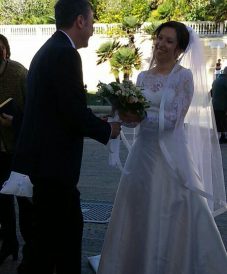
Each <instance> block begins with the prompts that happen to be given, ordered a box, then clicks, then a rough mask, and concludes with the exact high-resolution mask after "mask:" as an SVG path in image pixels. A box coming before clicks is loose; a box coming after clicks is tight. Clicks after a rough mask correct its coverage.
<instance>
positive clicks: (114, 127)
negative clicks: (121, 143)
mask: <svg viewBox="0 0 227 274" xmlns="http://www.w3.org/2000/svg"><path fill="white" fill-rule="evenodd" d="M110 125H111V135H110V138H112V139H116V138H117V136H118V135H119V134H120V131H121V123H119V122H110Z"/></svg>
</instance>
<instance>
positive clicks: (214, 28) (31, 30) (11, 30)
mask: <svg viewBox="0 0 227 274" xmlns="http://www.w3.org/2000/svg"><path fill="white" fill-rule="evenodd" d="M184 23H185V24H186V25H188V26H190V27H192V28H193V29H194V30H195V31H196V32H197V33H198V34H199V35H200V36H223V35H227V21H224V22H219V23H215V22H210V21H201V22H184ZM149 24H150V23H148V22H145V23H144V24H143V25H142V26H141V28H140V29H138V32H139V33H145V32H144V27H145V26H147V25H149ZM120 26H121V24H99V23H97V24H94V34H95V35H107V34H108V33H111V32H114V30H115V29H116V28H117V27H120ZM55 30H56V27H55V25H0V33H1V34H3V35H5V36H7V37H9V36H19V35H22V36H24V35H25V36H50V35H52V34H53V33H54V32H55Z"/></svg>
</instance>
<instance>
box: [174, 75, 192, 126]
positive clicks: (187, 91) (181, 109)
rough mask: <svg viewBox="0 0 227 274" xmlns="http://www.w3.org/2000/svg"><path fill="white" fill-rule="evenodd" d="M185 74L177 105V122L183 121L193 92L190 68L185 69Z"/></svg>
mask: <svg viewBox="0 0 227 274" xmlns="http://www.w3.org/2000/svg"><path fill="white" fill-rule="evenodd" d="M186 72H187V74H186V75H185V78H184V81H183V86H182V90H183V92H182V98H181V100H180V102H179V106H178V119H177V120H178V124H181V123H183V122H184V119H185V116H186V114H187V112H188V109H189V107H190V104H191V102H192V97H193V93H194V83H193V76H192V72H191V71H190V70H186Z"/></svg>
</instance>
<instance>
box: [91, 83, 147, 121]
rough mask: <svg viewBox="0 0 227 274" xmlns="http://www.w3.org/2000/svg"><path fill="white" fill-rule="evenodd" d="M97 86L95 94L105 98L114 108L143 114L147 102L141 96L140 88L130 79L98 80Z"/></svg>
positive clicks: (141, 115)
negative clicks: (106, 82) (103, 81)
mask: <svg viewBox="0 0 227 274" xmlns="http://www.w3.org/2000/svg"><path fill="white" fill-rule="evenodd" d="M97 87H98V91H97V93H96V94H97V95H98V96H100V97H102V98H104V99H106V100H107V101H108V102H109V103H110V104H111V105H112V106H113V109H114V110H118V111H120V112H125V113H127V112H131V113H134V114H137V115H138V116H139V117H140V118H143V117H144V116H145V111H146V108H148V107H149V102H148V101H147V99H146V98H145V97H144V96H143V94H142V92H141V89H140V88H139V87H137V86H136V85H134V84H133V83H132V81H129V80H128V81H123V82H122V83H118V82H111V83H109V84H105V83H102V82H99V84H98V86H97Z"/></svg>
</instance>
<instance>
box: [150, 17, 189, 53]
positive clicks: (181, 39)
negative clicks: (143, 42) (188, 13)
mask: <svg viewBox="0 0 227 274" xmlns="http://www.w3.org/2000/svg"><path fill="white" fill-rule="evenodd" d="M166 27H168V28H173V29H175V31H176V34H177V42H178V47H179V48H180V49H181V50H183V51H185V50H186V48H187V46H188V44H189V39H190V35H189V31H188V29H187V27H186V25H185V24H183V23H180V22H177V21H168V22H165V23H163V24H161V25H160V26H158V27H157V29H156V30H155V32H154V34H155V36H156V37H158V35H159V33H160V31H161V30H162V29H163V28H166Z"/></svg>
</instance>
